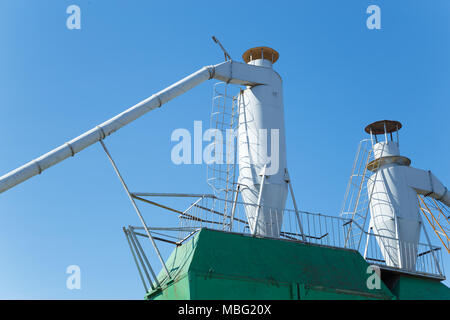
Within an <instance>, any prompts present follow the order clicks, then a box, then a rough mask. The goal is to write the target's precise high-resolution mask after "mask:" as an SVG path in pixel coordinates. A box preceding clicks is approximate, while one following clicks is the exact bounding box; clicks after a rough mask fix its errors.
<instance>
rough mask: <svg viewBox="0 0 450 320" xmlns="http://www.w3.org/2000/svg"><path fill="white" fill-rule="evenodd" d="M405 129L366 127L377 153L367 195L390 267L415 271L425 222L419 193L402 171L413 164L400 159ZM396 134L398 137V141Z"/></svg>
mask: <svg viewBox="0 0 450 320" xmlns="http://www.w3.org/2000/svg"><path fill="white" fill-rule="evenodd" d="M401 127H402V125H401V123H400V122H397V121H388V120H384V121H378V122H375V123H372V124H370V125H369V126H367V127H366V129H365V131H366V132H367V133H369V134H370V135H371V139H372V144H373V152H374V160H373V161H372V162H370V163H369V164H368V169H369V170H371V171H372V172H373V174H372V176H371V178H370V179H369V180H368V182H367V191H368V193H369V199H370V214H371V227H372V228H373V229H374V232H375V234H378V235H380V236H379V237H377V242H378V245H379V247H380V249H381V253H382V254H383V256H384V258H385V260H386V264H387V265H388V266H391V267H396V268H404V269H409V270H414V268H415V264H416V258H417V247H418V243H419V238H420V224H421V218H420V215H419V206H418V200H417V193H416V191H415V190H414V189H413V188H411V187H410V186H409V184H408V180H407V177H406V174H407V172H406V171H405V170H402V167H404V166H409V165H410V164H411V161H410V160H409V159H408V158H406V157H402V156H400V151H399V144H398V130H400V128H401ZM393 133H396V139H395V138H394V137H393ZM380 137H381V141H379V138H380ZM393 239H398V240H393Z"/></svg>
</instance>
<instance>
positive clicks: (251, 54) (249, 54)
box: [242, 47, 280, 63]
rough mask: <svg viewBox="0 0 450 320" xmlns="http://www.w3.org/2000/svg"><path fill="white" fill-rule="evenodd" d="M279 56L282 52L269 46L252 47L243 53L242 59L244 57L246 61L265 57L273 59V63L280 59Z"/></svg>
mask: <svg viewBox="0 0 450 320" xmlns="http://www.w3.org/2000/svg"><path fill="white" fill-rule="evenodd" d="M279 57H280V54H279V53H278V52H277V51H275V50H274V49H272V48H269V47H256V48H251V49H248V50H247V51H245V53H244V54H243V55H242V59H244V61H245V62H246V63H249V62H250V61H253V60H258V59H265V60H269V61H271V62H272V63H275V62H277V61H278V58H279Z"/></svg>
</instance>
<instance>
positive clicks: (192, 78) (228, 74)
mask: <svg viewBox="0 0 450 320" xmlns="http://www.w3.org/2000/svg"><path fill="white" fill-rule="evenodd" d="M275 75H276V73H275V72H274V71H273V70H272V69H270V68H265V67H259V66H253V65H248V64H244V63H239V62H235V61H227V62H224V63H221V64H218V65H214V66H207V67H203V68H202V69H200V70H198V71H197V72H195V73H193V74H191V75H189V76H187V77H186V78H184V79H182V80H180V81H178V82H177V83H175V84H173V85H171V86H170V87H168V88H166V89H164V90H162V91H160V92H158V93H156V94H154V95H152V96H151V97H149V98H147V99H145V100H144V101H142V102H140V103H138V104H137V105H135V106H133V107H131V108H130V109H128V110H126V111H124V112H122V113H121V114H119V115H117V116H115V117H114V118H112V119H110V120H108V121H106V122H104V123H102V124H100V125H98V126H96V127H95V128H93V129H91V130H89V131H87V132H86V133H84V134H82V135H80V136H79V137H77V138H75V139H73V140H71V141H69V142H66V143H64V144H63V145H61V146H60V147H58V148H56V149H54V150H52V151H50V152H48V153H46V154H44V155H43V156H41V157H39V158H37V159H35V160H32V161H30V162H28V163H27V164H25V165H23V166H22V167H19V168H17V169H15V170H13V171H11V172H9V173H7V174H5V175H4V176H2V177H0V193H2V192H4V191H6V190H8V189H11V188H12V187H14V186H16V185H18V184H19V183H21V182H23V181H25V180H28V179H29V178H31V177H33V176H35V175H38V174H41V173H42V172H43V171H44V170H46V169H48V168H50V167H51V166H53V165H55V164H57V163H59V162H61V161H63V160H65V159H67V158H69V157H72V156H74V155H75V154H77V153H78V152H80V151H81V150H83V149H85V148H87V147H89V146H90V145H92V144H94V143H96V142H98V141H100V140H103V139H104V138H105V137H107V136H109V135H110V134H112V133H113V132H115V131H117V130H119V129H120V128H122V127H123V126H125V125H127V124H128V123H130V122H132V121H134V120H136V119H137V118H140V117H141V116H143V115H144V114H146V113H147V112H149V111H151V110H154V109H156V108H159V107H161V106H162V105H163V104H165V103H167V102H169V101H170V100H172V99H174V98H176V97H178V96H180V95H182V94H183V93H185V92H187V91H189V90H191V89H192V88H194V87H196V86H198V85H199V84H201V83H202V82H204V81H206V80H209V79H217V80H221V81H225V82H227V83H233V84H239V85H247V86H254V85H258V84H266V83H268V82H269V81H270V79H271V78H272V77H273V76H275Z"/></svg>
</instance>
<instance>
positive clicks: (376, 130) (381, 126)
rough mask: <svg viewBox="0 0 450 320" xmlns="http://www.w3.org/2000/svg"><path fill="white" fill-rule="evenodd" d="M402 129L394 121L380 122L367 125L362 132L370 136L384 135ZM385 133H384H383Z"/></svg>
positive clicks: (398, 123) (399, 124)
mask: <svg viewBox="0 0 450 320" xmlns="http://www.w3.org/2000/svg"><path fill="white" fill-rule="evenodd" d="M401 128H402V124H401V123H400V122H398V121H394V120H381V121H377V122H374V123H371V124H369V125H368V126H367V127H366V128H365V129H364V130H365V131H366V132H367V133H369V134H370V132H372V134H384V133H392V132H395V131H398V130H400V129H401ZM385 131H386V132H385Z"/></svg>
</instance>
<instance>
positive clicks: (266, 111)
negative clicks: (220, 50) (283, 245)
mask: <svg viewBox="0 0 450 320" xmlns="http://www.w3.org/2000/svg"><path fill="white" fill-rule="evenodd" d="M250 64H252V65H254V66H262V67H263V69H266V70H268V71H270V72H269V74H270V75H271V78H270V81H268V82H267V83H266V84H264V85H258V86H252V87H247V89H246V90H244V91H243V92H241V94H240V95H239V132H238V143H239V180H238V182H239V184H240V185H241V195H242V199H243V201H244V202H245V203H249V204H252V205H248V206H246V207H245V209H246V214H247V219H248V221H249V225H250V230H251V233H252V234H256V235H261V236H267V237H279V235H280V230H281V222H282V220H283V210H284V207H285V203H286V197H287V192H288V184H287V178H286V166H287V161H286V142H285V127H284V110H283V91H282V80H281V77H280V76H279V75H278V74H277V73H276V72H275V71H273V69H272V63H271V62H270V61H268V60H264V59H257V60H253V61H250ZM265 166H267V167H266V173H265V175H264V176H265V178H264V179H265V181H264V183H265V185H264V188H261V181H262V180H263V177H264V176H261V171H262V169H263V168H264V167H265ZM260 190H263V191H262V192H263V194H262V195H261V206H262V207H261V210H260V211H258V210H257V208H259V206H256V204H258V199H259V196H260V195H259V192H260ZM266 208H272V209H271V211H270V213H269V210H268V209H266ZM256 216H258V220H257V221H258V225H257V227H256V224H255V222H256Z"/></svg>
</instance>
